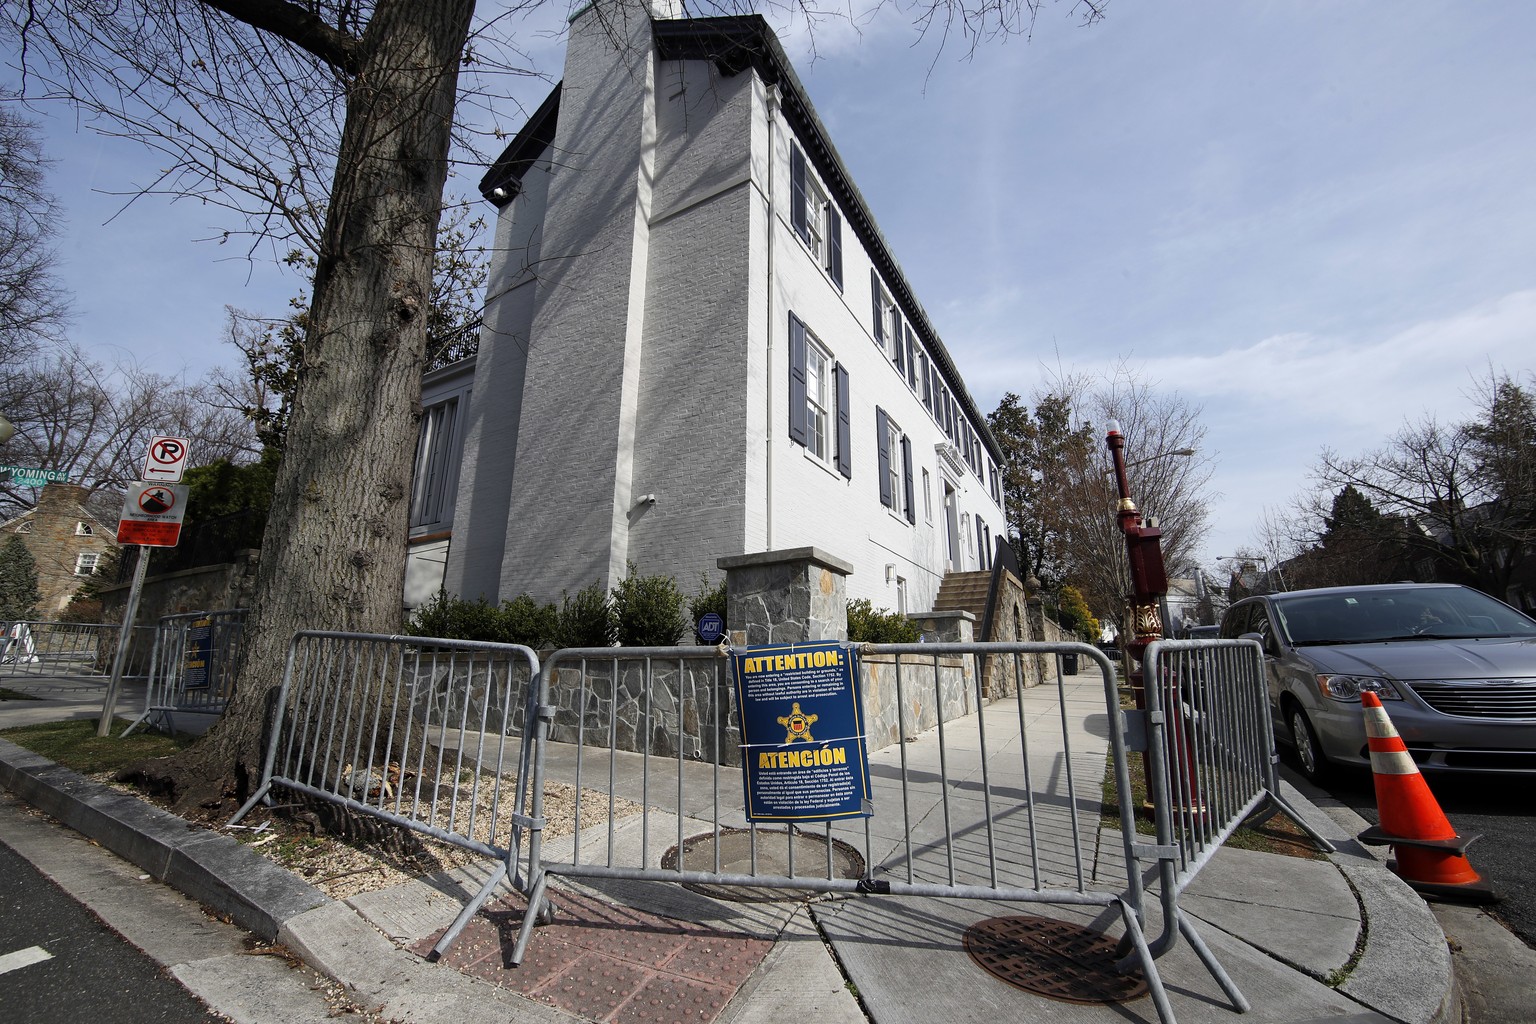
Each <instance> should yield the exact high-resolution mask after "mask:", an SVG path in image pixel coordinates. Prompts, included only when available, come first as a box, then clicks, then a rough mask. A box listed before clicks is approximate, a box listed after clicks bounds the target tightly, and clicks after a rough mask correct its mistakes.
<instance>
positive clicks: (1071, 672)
mask: <svg viewBox="0 0 1536 1024" xmlns="http://www.w3.org/2000/svg"><path fill="white" fill-rule="evenodd" d="M1061 674H1062V675H1064V676H1075V675H1077V654H1076V652H1074V653H1072V654H1063V655H1062V656H1061Z"/></svg>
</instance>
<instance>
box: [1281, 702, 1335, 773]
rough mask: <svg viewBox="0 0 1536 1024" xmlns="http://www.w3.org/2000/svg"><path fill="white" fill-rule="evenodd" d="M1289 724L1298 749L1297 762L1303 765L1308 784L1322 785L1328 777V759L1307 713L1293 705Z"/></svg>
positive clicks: (1293, 741)
mask: <svg viewBox="0 0 1536 1024" xmlns="http://www.w3.org/2000/svg"><path fill="white" fill-rule="evenodd" d="M1289 724H1290V727H1291V743H1292V744H1293V745H1294V746H1295V747H1296V760H1297V761H1298V762H1299V763H1300V765H1301V774H1303V775H1305V776H1306V777H1307V781H1308V782H1312V783H1318V784H1320V783H1322V782H1323V781H1324V780H1325V779H1326V778H1327V777H1328V759H1327V758H1326V757H1324V756H1323V747H1322V744H1320V743H1318V741H1317V733H1316V732H1314V731H1313V730H1312V723H1311V722H1309V721H1307V713H1306V712H1305V711H1303V710H1302V709H1301V708H1300V707H1299V706H1298V705H1294V704H1293V705H1291V713H1290V717H1289Z"/></svg>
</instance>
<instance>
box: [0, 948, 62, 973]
mask: <svg viewBox="0 0 1536 1024" xmlns="http://www.w3.org/2000/svg"><path fill="white" fill-rule="evenodd" d="M52 959H53V954H52V953H50V952H48V951H47V950H46V949H44V948H43V947H42V946H32V947H31V948H29V949H18V950H17V951H16V952H14V953H6V954H5V955H4V956H0V974H6V973H8V972H10V971H19V970H21V969H22V968H23V967H31V966H32V965H33V964H40V963H42V962H43V961H44V960H52Z"/></svg>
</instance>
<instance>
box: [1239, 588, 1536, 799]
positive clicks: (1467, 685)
mask: <svg viewBox="0 0 1536 1024" xmlns="http://www.w3.org/2000/svg"><path fill="white" fill-rule="evenodd" d="M1221 635H1222V636H1223V637H1226V638H1232V637H1248V638H1251V639H1255V640H1258V641H1259V642H1260V643H1261V644H1262V645H1263V647H1264V661H1265V667H1266V674H1267V676H1268V681H1269V699H1270V704H1271V707H1272V709H1273V711H1274V714H1275V723H1276V727H1275V733H1276V735H1277V736H1279V737H1280V738H1281V739H1289V740H1290V741H1291V743H1292V744H1293V745H1294V746H1295V748H1296V754H1297V759H1298V761H1299V762H1300V764H1301V767H1302V770H1303V771H1304V772H1305V774H1306V775H1307V776H1308V778H1311V779H1313V780H1314V781H1318V780H1321V779H1322V778H1323V777H1324V776H1325V775H1326V774H1327V771H1328V768H1329V766H1330V765H1331V764H1348V765H1369V763H1370V758H1369V753H1368V751H1367V749H1366V745H1365V725H1364V721H1363V718H1362V715H1361V712H1360V694H1361V693H1362V692H1363V691H1365V690H1370V691H1372V692H1374V693H1375V694H1376V695H1377V696H1378V697H1380V698H1381V701H1382V704H1383V706H1384V707H1385V708H1386V710H1387V714H1388V716H1389V717H1390V718H1391V719H1392V724H1393V726H1395V727H1396V729H1397V731H1398V733H1399V734H1400V735H1401V736H1402V737H1403V741H1404V743H1405V744H1406V745H1407V747H1408V750H1409V752H1410V753H1411V754H1412V755H1413V758H1414V760H1415V761H1416V762H1418V764H1419V766H1420V768H1422V769H1424V770H1426V771H1430V770H1442V771H1463V772H1531V773H1536V620H1532V619H1531V618H1530V617H1528V616H1526V615H1524V614H1523V613H1521V612H1518V611H1516V610H1515V609H1513V608H1511V607H1510V606H1509V605H1507V604H1504V603H1503V602H1501V601H1497V600H1495V599H1493V598H1491V597H1489V596H1487V595H1486V594H1482V593H1480V592H1478V591H1476V590H1472V589H1471V588H1469V587H1462V586H1457V585H1454V584H1443V583H1395V584H1386V585H1382V586H1368V587H1326V588H1321V589H1317V590H1297V591H1292V592H1291V593H1287V594H1266V595H1263V596H1260V597H1250V598H1247V599H1245V600H1243V601H1239V602H1238V603H1236V604H1234V605H1232V607H1230V608H1228V609H1227V612H1226V614H1225V615H1224V616H1223V617H1222V621H1221Z"/></svg>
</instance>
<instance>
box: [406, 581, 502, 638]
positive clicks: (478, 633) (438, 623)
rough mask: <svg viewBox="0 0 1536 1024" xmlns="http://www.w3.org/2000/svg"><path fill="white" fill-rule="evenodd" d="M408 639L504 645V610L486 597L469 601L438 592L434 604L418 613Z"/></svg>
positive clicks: (412, 622) (407, 625)
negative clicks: (435, 639) (434, 638)
mask: <svg viewBox="0 0 1536 1024" xmlns="http://www.w3.org/2000/svg"><path fill="white" fill-rule="evenodd" d="M405 632H406V634H407V635H409V636H430V637H438V638H441V639H443V640H489V641H491V642H493V643H505V642H506V641H505V639H504V636H505V626H504V624H503V621H502V616H501V610H500V609H499V608H497V607H496V606H495V605H493V604H491V603H490V602H489V601H487V600H486V599H485V598H484V597H481V598H479V599H477V600H474V601H466V600H464V599H463V598H462V597H449V596H448V591H447V590H446V589H443V590H439V591H438V592H437V593H436V594H434V595H433V596H432V600H430V601H428V602H427V603H426V604H424V605H422V606H421V607H420V608H418V609H416V614H415V615H412V616H411V620H410V621H409V622H407V623H406V625H405Z"/></svg>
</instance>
